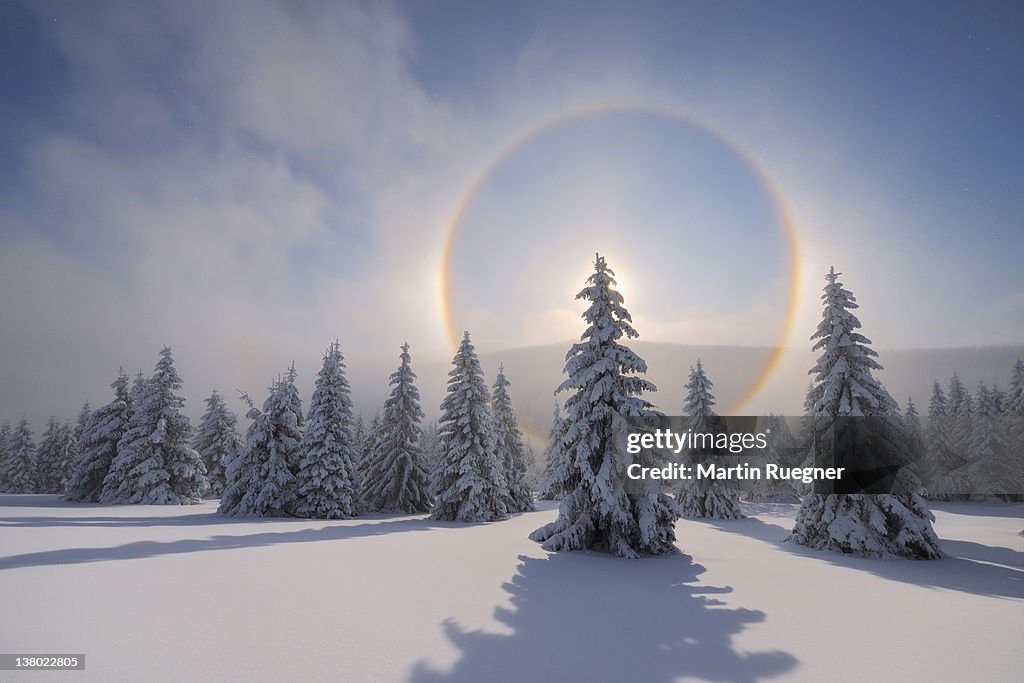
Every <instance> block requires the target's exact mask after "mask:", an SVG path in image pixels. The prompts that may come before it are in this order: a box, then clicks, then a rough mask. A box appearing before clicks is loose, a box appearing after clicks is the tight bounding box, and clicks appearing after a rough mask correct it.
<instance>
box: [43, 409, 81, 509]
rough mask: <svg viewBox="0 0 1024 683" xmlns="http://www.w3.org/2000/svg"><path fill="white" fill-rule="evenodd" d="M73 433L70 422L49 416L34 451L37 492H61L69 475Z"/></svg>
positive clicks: (72, 451) (72, 454) (72, 450)
mask: <svg viewBox="0 0 1024 683" xmlns="http://www.w3.org/2000/svg"><path fill="white" fill-rule="evenodd" d="M74 452H75V435H74V430H73V429H72V428H71V424H70V423H66V422H61V421H60V420H58V419H57V418H56V417H51V418H50V419H49V420H47V422H46V431H45V432H44V433H43V438H42V440H41V441H40V442H39V448H38V450H37V452H36V481H37V487H38V488H37V492H38V493H63V492H64V487H65V486H66V485H67V482H68V479H70V477H71V470H72V466H73V464H74V463H73V462H72V458H73V456H74Z"/></svg>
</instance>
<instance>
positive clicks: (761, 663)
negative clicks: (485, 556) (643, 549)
mask: <svg viewBox="0 0 1024 683" xmlns="http://www.w3.org/2000/svg"><path fill="white" fill-rule="evenodd" d="M519 560H520V564H519V567H518V571H517V572H516V575H515V576H514V577H513V578H512V580H511V581H510V582H508V583H506V584H505V585H504V586H503V588H504V589H505V591H506V592H508V594H509V596H510V599H511V602H512V607H511V609H509V608H506V607H498V608H497V609H496V610H495V617H496V618H497V619H498V620H499V621H501V622H502V623H503V624H505V625H506V626H508V627H509V628H510V629H512V633H511V634H502V633H491V632H486V631H467V630H465V629H463V628H462V627H461V626H459V624H458V623H457V622H456V621H454V620H451V619H449V620H447V621H445V622H444V625H443V626H444V629H445V632H446V634H447V636H448V638H450V639H451V641H452V643H454V644H455V645H456V646H457V647H458V648H459V650H460V651H461V658H460V659H459V660H458V662H457V663H456V664H455V666H454V668H453V669H452V670H451V671H450V672H440V671H436V670H433V669H431V668H430V667H429V666H428V665H427V664H426V663H425V662H420V663H419V664H418V665H417V666H416V668H415V669H414V670H413V672H412V675H411V677H410V683H435V682H440V681H466V682H467V683H468V682H475V681H513V680H514V681H531V680H538V681H593V682H596V681H615V682H616V683H618V682H621V681H652V682H658V681H665V682H666V683H667V682H668V681H674V680H677V679H678V678H680V677H691V678H698V679H703V680H708V681H740V682H744V681H758V680H762V679H766V678H771V677H773V676H778V675H780V674H783V673H786V672H788V671H791V670H792V669H794V667H796V665H797V660H796V658H795V657H794V656H793V655H791V654H789V653H786V652H782V651H771V652H742V651H738V650H736V649H734V648H733V645H732V639H733V637H734V636H736V635H737V634H739V633H740V632H741V631H743V630H744V629H745V628H747V627H748V626H750V625H752V624H758V623H761V622H763V621H764V620H765V614H764V613H763V612H759V611H756V610H749V609H742V608H741V609H732V608H729V607H726V606H725V604H724V603H723V602H721V601H720V600H717V599H715V598H714V597H709V596H714V595H722V594H726V593H729V592H731V591H732V589H731V588H728V587H724V588H716V587H712V586H701V585H699V584H697V583H696V582H697V577H698V575H699V574H701V573H702V572H703V571H704V567H702V566H700V565H697V564H694V563H693V562H692V560H691V558H690V557H688V556H686V555H681V554H680V555H674V556H667V557H657V558H647V559H643V560H637V561H626V560H622V559H619V558H614V557H610V556H604V555H598V554H584V553H554V554H551V555H549V556H548V557H547V558H544V559H536V558H531V557H526V556H523V555H520V556H519Z"/></svg>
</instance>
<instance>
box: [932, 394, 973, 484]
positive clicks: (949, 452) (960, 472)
mask: <svg viewBox="0 0 1024 683" xmlns="http://www.w3.org/2000/svg"><path fill="white" fill-rule="evenodd" d="M952 426H953V423H952V421H951V420H950V417H949V402H948V400H947V399H946V394H945V392H944V391H943V390H942V385H941V384H939V382H938V380H933V382H932V397H931V400H930V401H929V402H928V424H927V427H926V428H925V435H924V438H925V458H924V465H923V467H922V477H923V479H924V487H925V491H926V495H927V496H928V498H930V499H931V500H944V499H948V498H949V497H950V496H951V495H952V494H955V493H957V492H958V491H960V490H961V489H965V486H961V485H960V484H958V483H956V482H957V480H958V478H959V477H963V476H965V475H966V470H965V469H962V468H963V467H964V465H965V464H966V461H965V460H964V459H963V458H962V457H960V455H959V454H957V452H956V449H955V448H954V447H953V436H952Z"/></svg>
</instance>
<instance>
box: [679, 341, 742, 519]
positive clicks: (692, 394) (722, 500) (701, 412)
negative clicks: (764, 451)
mask: <svg viewBox="0 0 1024 683" xmlns="http://www.w3.org/2000/svg"><path fill="white" fill-rule="evenodd" d="M713 387H714V383H713V382H712V381H711V380H710V379H709V378H708V376H707V373H706V372H704V366H703V364H702V363H701V361H700V359H699V358H698V359H697V367H695V368H694V367H691V368H690V377H689V379H688V381H687V382H686V387H685V388H686V397H685V398H684V399H683V415H684V416H686V417H688V418H689V419H688V420H687V426H688V427H690V428H692V429H693V431H694V432H695V433H703V434H708V433H712V434H714V433H718V432H719V431H721V430H722V429H723V427H722V426H721V424H720V423H719V421H718V420H717V417H718V414H717V413H716V412H715V409H714V406H715V403H716V402H715V396H714V394H712V393H711V389H712V388H713ZM714 457H715V455H714V454H708V453H703V454H700V453H695V452H694V453H691V454H690V460H691V463H692V464H696V463H705V464H706V463H707V462H710V461H711V459H713V458H714ZM675 494H676V503H677V504H678V506H679V514H681V515H682V516H683V517H690V518H709V519H742V518H743V517H744V515H743V512H742V510H740V502H739V496H738V494H737V492H736V490H735V489H733V488H732V487H730V486H728V485H726V484H724V483H718V482H716V481H715V480H713V479H709V478H702V479H680V480H679V482H678V484H677V486H676V487H675Z"/></svg>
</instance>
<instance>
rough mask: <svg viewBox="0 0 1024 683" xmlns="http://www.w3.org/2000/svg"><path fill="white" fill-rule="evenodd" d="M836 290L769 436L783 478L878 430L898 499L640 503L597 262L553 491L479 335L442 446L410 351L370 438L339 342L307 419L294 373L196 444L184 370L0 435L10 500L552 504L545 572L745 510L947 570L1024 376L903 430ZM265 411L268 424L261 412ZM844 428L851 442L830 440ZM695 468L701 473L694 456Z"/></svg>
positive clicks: (294, 506)
mask: <svg viewBox="0 0 1024 683" xmlns="http://www.w3.org/2000/svg"><path fill="white" fill-rule="evenodd" d="M839 275H840V274H839V273H836V272H835V271H834V269H833V270H830V271H829V273H828V274H826V277H825V280H826V285H825V288H824V293H823V295H822V301H823V312H822V320H821V323H820V325H819V326H818V328H817V330H816V331H815V333H814V335H813V336H812V337H811V340H812V341H813V350H814V351H815V352H817V353H819V357H818V361H817V363H816V365H815V366H814V368H812V369H811V370H810V374H811V376H812V379H811V382H810V384H809V386H808V389H807V393H806V396H805V401H804V416H803V417H802V418H800V419H799V422H798V423H797V424H793V421H792V420H787V419H786V418H784V417H782V416H780V415H768V416H765V417H763V418H760V420H761V421H762V423H763V425H765V426H766V428H768V429H770V431H771V432H772V433H773V435H774V438H773V439H772V441H771V443H770V446H769V451H771V452H770V453H768V454H767V457H768V458H769V460H773V461H776V462H782V463H786V464H790V465H803V464H811V463H813V462H814V461H815V458H816V457H819V456H820V455H821V454H820V452H816V449H818V450H820V449H821V446H820V444H821V443H822V442H823V440H822V439H823V435H824V434H825V433H830V432H829V430H834V429H837V428H841V425H842V424H843V422H842V420H843V419H844V418H848V417H856V418H859V417H864V418H872V417H874V418H883V419H884V420H885V421H883V422H878V423H874V422H872V423H870V424H878V425H884V427H878V428H879V429H885V430H886V431H885V433H884V434H880V435H878V438H881V439H884V440H885V443H887V444H893V443H895V444H898V446H899V449H900V452H901V453H906V454H908V455H907V456H906V457H905V459H904V461H903V462H902V467H901V468H900V471H899V474H898V475H897V476H896V480H895V483H894V484H893V486H892V488H891V490H890V491H889V492H888V493H885V494H866V493H863V494H854V493H851V494H838V493H836V494H831V493H829V494H825V493H815V492H813V491H812V489H811V487H810V486H808V485H806V484H801V483H794V484H790V483H787V482H778V481H774V482H773V481H767V480H761V481H757V482H754V483H753V484H752V485H750V486H746V487H745V488H743V489H742V490H741V489H739V488H735V489H734V488H730V487H729V486H726V485H723V484H721V483H717V482H710V481H708V480H689V481H683V482H673V483H671V484H664V485H662V483H658V484H649V485H647V486H646V487H644V486H639V487H638V486H637V485H635V482H634V483H628V484H627V481H626V476H625V469H626V467H627V466H628V464H629V462H632V461H640V462H643V463H644V464H645V465H657V464H659V463H660V462H662V461H663V459H664V455H663V454H661V453H659V452H656V451H644V452H642V453H641V454H639V455H636V456H634V457H633V458H632V459H630V458H629V457H628V456H627V455H626V454H625V453H623V452H620V451H621V449H617V448H616V447H614V444H615V443H616V437H617V436H618V435H620V432H621V430H622V429H623V425H624V424H626V421H628V420H631V419H634V420H635V419H637V418H658V417H662V414H661V412H659V411H658V410H657V409H656V408H655V406H654V405H653V404H652V403H650V402H649V401H648V400H647V399H646V398H644V395H645V394H650V393H651V392H653V391H655V390H656V388H655V387H654V385H653V384H652V383H650V382H649V381H647V380H646V379H644V377H643V375H644V374H645V373H646V371H647V364H646V363H645V361H644V360H643V359H642V358H640V357H639V356H637V355H636V353H635V352H634V351H632V350H631V349H630V348H629V347H628V346H627V344H626V342H628V340H629V339H632V338H636V337H637V336H638V333H637V331H636V330H635V329H634V328H633V327H632V318H631V316H630V314H629V312H628V310H627V309H626V308H625V305H624V300H623V297H622V295H621V293H619V292H618V291H617V289H616V283H615V279H614V272H613V271H612V270H611V268H610V267H609V266H608V264H607V263H606V262H605V260H604V259H603V258H602V257H601V256H597V257H596V261H595V263H594V272H593V274H592V275H591V276H590V277H589V279H588V280H587V283H586V286H585V287H584V289H583V290H582V291H581V292H580V293H579V294H578V295H577V299H581V300H583V301H585V302H586V303H587V304H588V308H587V310H586V312H585V313H584V314H583V316H582V317H583V319H584V322H585V329H584V332H583V333H582V335H581V336H580V341H579V342H578V343H576V344H574V345H573V346H572V347H571V348H570V350H569V352H568V353H567V355H566V363H565V369H564V374H565V378H564V380H563V381H562V383H561V384H560V385H559V386H558V389H557V391H556V397H562V396H564V400H563V401H562V402H561V403H559V402H555V404H554V414H553V419H552V425H551V431H550V433H549V435H548V443H547V446H546V448H545V450H544V453H543V456H542V458H543V480H542V481H531V479H530V472H531V471H532V468H533V464H534V463H533V455H532V450H531V449H530V447H529V445H528V444H527V443H526V441H525V440H524V438H523V434H522V432H521V430H520V428H519V426H518V423H517V419H516V415H515V411H514V410H513V408H512V389H511V388H512V387H513V386H514V385H513V383H512V382H511V381H510V379H509V378H508V377H507V376H506V374H505V371H504V368H503V367H502V368H500V369H499V371H498V373H497V376H496V377H495V379H494V382H493V384H492V385H491V387H490V388H488V383H487V381H486V380H485V377H484V373H483V371H482V369H481V367H480V361H479V359H478V357H477V354H476V351H475V349H474V346H473V344H472V341H471V339H470V335H469V333H468V332H467V333H465V335H464V337H463V339H462V341H461V344H460V345H459V348H458V350H457V351H456V353H455V355H454V357H453V359H452V364H451V365H452V370H451V371H450V373H449V375H448V385H447V393H446V395H445V397H444V399H443V401H442V402H441V404H440V406H439V408H440V418H439V420H438V422H437V423H436V426H435V425H433V424H431V425H428V426H426V427H425V426H424V424H423V421H424V417H425V415H424V411H423V409H422V407H421V405H420V394H419V390H418V388H417V386H416V380H417V376H416V373H415V372H414V371H413V369H412V357H411V355H410V347H409V345H408V344H403V345H402V346H401V347H400V353H399V355H398V360H399V363H398V366H397V369H396V370H395V371H394V373H392V375H391V377H390V387H391V392H390V395H389V396H388V398H387V400H386V401H385V403H384V405H383V408H382V411H381V412H379V413H378V414H377V415H376V416H374V417H373V419H372V421H370V423H369V424H367V422H366V420H364V418H363V416H362V415H357V414H356V413H355V411H354V408H353V405H354V404H353V400H352V396H351V389H350V386H349V383H348V380H347V377H346V365H345V360H344V356H343V354H342V351H341V347H340V345H339V343H338V342H334V343H333V344H331V345H330V346H329V347H328V348H327V350H326V351H325V352H324V354H323V362H322V367H321V370H320V372H319V373H318V374H317V376H316V380H315V387H314V391H313V394H312V397H311V400H310V402H309V407H308V410H306V411H304V410H303V402H302V398H301V397H300V395H299V390H298V388H297V386H296V372H295V369H294V365H293V366H292V367H291V368H290V369H288V370H287V371H286V372H285V373H284V374H283V375H280V376H278V377H277V378H275V379H274V380H273V381H272V382H271V383H270V386H269V388H268V389H267V393H266V397H265V399H264V401H263V402H262V403H261V404H257V403H256V402H255V401H254V400H253V399H252V398H250V396H249V395H247V394H243V395H242V399H243V401H244V405H245V406H246V407H247V410H246V413H245V417H246V418H247V419H248V420H249V423H248V427H247V429H246V430H245V435H244V437H243V436H242V435H241V434H240V433H239V431H238V417H237V416H236V415H235V414H234V413H233V412H232V410H231V409H230V408H229V406H228V402H227V400H226V399H225V397H224V396H223V395H221V394H220V393H219V392H218V391H216V390H213V391H212V393H211V394H210V395H209V397H208V398H207V399H206V401H205V404H206V409H205V412H204V413H203V415H202V418H201V419H200V420H199V423H198V426H196V427H193V425H192V423H191V421H190V420H189V418H188V417H187V416H186V415H185V414H184V413H183V412H182V411H183V408H184V403H185V401H184V399H183V398H182V397H181V396H180V395H179V392H180V390H181V387H182V380H181V378H180V377H179V376H178V373H177V370H176V368H175V365H174V359H173V356H172V354H171V349H170V348H168V347H165V348H163V349H162V350H161V351H160V353H159V356H158V359H157V362H156V365H155V367H154V370H153V372H152V374H151V375H150V376H148V377H146V376H144V375H143V374H142V373H141V372H140V373H139V374H138V375H137V376H136V377H135V378H133V379H131V378H129V377H128V375H126V374H125V373H124V372H123V371H122V372H119V373H118V376H117V377H116V379H115V380H114V381H113V383H112V384H111V385H110V386H111V389H112V390H113V391H112V397H111V399H110V400H109V402H107V403H104V404H102V405H100V406H99V407H97V408H95V409H93V408H92V406H91V405H90V404H88V403H86V404H85V405H84V406H83V407H82V409H81V411H80V413H79V414H78V416H77V417H76V418H75V420H74V421H72V420H61V419H58V418H56V417H53V418H50V419H49V420H48V421H47V423H46V425H45V428H44V430H43V432H42V434H41V436H40V437H39V439H38V443H37V442H36V437H35V435H34V433H33V431H32V428H31V426H30V425H29V423H28V421H27V420H26V419H25V418H24V417H23V418H21V419H20V420H19V421H17V422H16V423H15V424H13V425H12V424H10V423H4V424H3V426H2V427H0V492H9V493H59V494H62V495H63V496H64V497H65V498H66V499H67V500H70V501H78V502H89V503H105V504H117V505H120V504H193V503H198V502H200V501H201V500H203V499H204V498H214V499H219V500H220V507H219V511H220V512H221V513H223V514H225V515H231V516H238V515H242V516H259V517H302V518H317V519H345V518H350V517H354V516H357V515H360V514H363V513H366V512H371V511H379V512H389V513H409V514H412V513H427V512H430V513H431V515H432V517H433V518H434V519H437V520H455V521H463V522H488V521H497V520H501V519H505V518H507V517H508V516H509V515H512V514H516V513H521V512H526V511H530V510H533V509H534V492H535V491H536V492H537V495H538V497H539V498H541V499H546V500H557V501H560V505H559V511H558V516H557V518H556V519H555V520H554V521H553V522H551V523H549V524H547V525H545V526H543V527H541V528H540V529H537V530H536V531H535V532H534V533H533V534H532V535H531V538H533V539H534V540H536V541H538V542H541V543H543V544H544V547H545V548H547V549H550V550H575V549H595V550H602V551H607V552H612V553H614V554H617V555H620V556H624V557H637V556H639V555H643V554H659V553H666V552H672V551H674V547H675V546H674V541H675V531H674V524H675V521H676V520H677V519H678V518H679V517H680V516H686V517H707V518H717V519H735V518H740V517H742V516H743V515H742V512H741V508H740V505H739V501H740V499H741V498H745V499H746V500H748V501H755V502H765V501H767V502H778V501H786V502H798V501H800V502H801V508H800V512H799V515H798V518H797V522H796V527H795V528H794V530H793V532H792V534H791V537H790V540H791V541H792V542H796V543H800V544H804V545H808V546H811V547H814V548H819V549H830V550H837V551H841V552H848V553H856V554H861V555H868V556H906V557H914V558H934V557H939V556H940V555H941V550H940V548H939V544H938V539H937V538H936V536H935V533H934V531H933V530H932V527H931V522H932V519H933V517H932V515H931V512H930V511H929V509H928V503H927V502H926V501H927V500H993V499H995V500H1021V499H1022V497H1021V493H1022V492H1024V452H1022V449H1024V361H1022V360H1018V361H1017V363H1016V364H1015V365H1014V367H1013V368H1011V369H1010V372H1009V375H1008V377H1007V381H1006V383H1005V386H1006V388H1005V389H1003V388H1001V387H1000V386H999V385H992V386H989V385H987V384H985V383H979V385H978V386H977V388H976V390H975V392H974V393H973V394H972V393H971V392H970V391H969V389H968V388H967V387H966V386H964V384H963V382H962V381H961V379H960V377H959V376H958V375H957V374H954V375H953V376H952V377H951V378H950V379H949V380H948V383H945V384H943V383H940V382H939V381H938V379H936V380H935V381H934V382H933V388H932V394H931V396H930V397H929V398H928V404H927V410H926V414H924V415H922V414H920V413H919V410H918V407H917V406H918V403H916V402H915V401H914V399H913V397H908V399H907V402H906V405H905V407H904V408H903V410H901V409H900V406H899V405H898V404H897V402H896V400H895V399H893V398H892V396H890V394H889V392H888V391H887V390H886V389H885V387H884V386H883V385H882V383H881V382H880V381H879V379H878V378H876V377H875V375H874V371H877V370H880V369H881V367H882V366H881V365H880V364H879V362H878V361H877V360H876V358H877V353H876V352H875V351H874V350H873V349H872V348H871V346H870V344H871V342H870V340H869V339H868V338H867V337H865V336H864V335H863V334H861V333H860V332H858V330H859V328H860V327H861V323H860V320H859V319H858V318H857V317H856V316H855V315H854V314H853V313H852V310H853V309H856V308H857V307H858V305H857V303H856V299H855V297H854V296H853V294H852V293H851V292H850V291H849V290H847V289H845V288H844V286H843V284H842V283H841V282H840V281H839V279H838V278H839ZM713 371H714V368H706V367H705V366H704V364H703V363H702V362H701V361H700V360H698V361H697V363H696V365H695V366H693V367H691V369H690V375H689V378H688V381H687V383H686V385H685V387H684V388H685V398H684V401H683V404H682V405H681V406H680V408H681V412H680V414H681V415H682V416H685V419H687V420H688V421H689V424H690V425H691V426H692V427H694V428H695V429H697V430H699V431H704V430H712V431H713V430H715V429H719V428H721V423H720V420H721V418H720V417H719V416H718V415H717V414H716V412H715V405H716V399H715V396H714V392H713V388H714V383H713V381H712V379H711V377H712V375H713ZM257 405H258V407H257ZM837 425H840V427H837ZM684 457H687V458H689V459H690V461H691V462H693V461H700V460H701V459H702V458H703V459H707V458H708V457H709V456H708V454H706V453H697V452H690V453H684Z"/></svg>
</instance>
